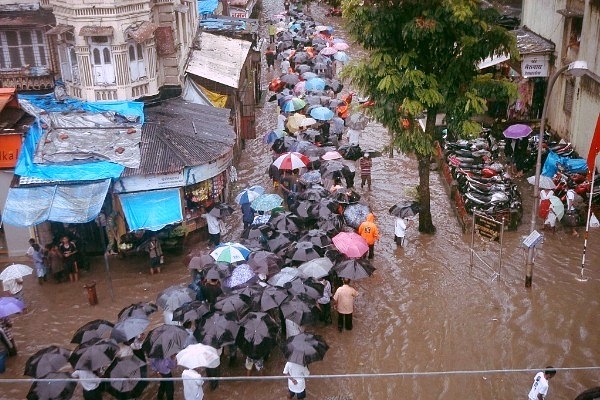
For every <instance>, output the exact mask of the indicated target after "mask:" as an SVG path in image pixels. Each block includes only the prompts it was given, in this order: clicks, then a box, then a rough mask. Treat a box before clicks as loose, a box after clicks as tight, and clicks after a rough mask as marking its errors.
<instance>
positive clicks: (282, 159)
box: [273, 152, 310, 170]
mask: <svg viewBox="0 0 600 400" xmlns="http://www.w3.org/2000/svg"><path fill="white" fill-rule="evenodd" d="M308 163H310V159H309V158H308V157H306V156H305V155H304V154H301V153H296V152H290V153H284V154H282V155H280V156H279V157H278V158H277V159H276V160H275V161H273V165H274V166H276V167H277V168H279V169H285V170H294V169H299V168H304V167H306V166H307V165H308Z"/></svg>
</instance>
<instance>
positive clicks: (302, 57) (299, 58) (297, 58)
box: [291, 51, 310, 73]
mask: <svg viewBox="0 0 600 400" xmlns="http://www.w3.org/2000/svg"><path fill="white" fill-rule="evenodd" d="M309 58H310V56H309V55H308V53H307V52H305V51H297V52H296V54H294V55H293V56H292V58H291V60H293V61H294V62H295V63H296V64H302V63H304V62H306V61H308V60H309ZM296 70H298V68H296ZM306 71H308V70H306ZM306 71H298V72H300V73H302V72H306Z"/></svg>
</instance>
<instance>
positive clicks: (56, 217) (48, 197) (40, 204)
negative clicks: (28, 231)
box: [2, 179, 110, 226]
mask: <svg viewBox="0 0 600 400" xmlns="http://www.w3.org/2000/svg"><path fill="white" fill-rule="evenodd" d="M109 186H110V179H106V180H104V181H102V182H94V183H86V184H81V185H49V186H33V187H19V188H10V189H9V191H8V196H7V198H6V204H5V205H4V213H3V214H2V222H3V223H6V224H9V225H14V226H32V225H37V224H40V223H42V222H44V221H56V222H63V223H67V224H78V223H85V222H89V221H91V220H93V219H94V218H96V217H97V216H98V214H99V213H100V210H101V208H102V204H103V203H104V198H105V197H106V193H107V192H108V188H109Z"/></svg>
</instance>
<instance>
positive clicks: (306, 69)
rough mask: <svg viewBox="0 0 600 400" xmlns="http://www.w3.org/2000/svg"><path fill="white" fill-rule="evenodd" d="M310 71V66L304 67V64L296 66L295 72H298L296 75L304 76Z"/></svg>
mask: <svg viewBox="0 0 600 400" xmlns="http://www.w3.org/2000/svg"><path fill="white" fill-rule="evenodd" d="M311 69H312V67H311V66H310V65H306V64H300V65H296V71H298V73H299V74H301V75H302V74H304V73H305V72H310V71H311ZM303 78H304V77H303ZM305 79H306V78H305Z"/></svg>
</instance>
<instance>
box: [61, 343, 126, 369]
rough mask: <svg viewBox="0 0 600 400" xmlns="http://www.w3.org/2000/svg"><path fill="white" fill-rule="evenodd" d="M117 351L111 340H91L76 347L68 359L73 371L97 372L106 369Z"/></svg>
mask: <svg viewBox="0 0 600 400" xmlns="http://www.w3.org/2000/svg"><path fill="white" fill-rule="evenodd" d="M118 351H119V345H118V344H117V342H115V341H114V340H113V339H98V338H95V339H91V340H89V341H87V342H84V343H82V344H80V345H79V346H77V347H76V348H75V350H73V352H72V353H71V356H70V357H69V363H70V364H71V365H72V366H73V368H74V369H85V370H87V371H97V370H99V369H101V368H105V367H108V366H109V365H110V363H111V362H112V360H113V359H114V358H115V355H116V354H117V352H118Z"/></svg>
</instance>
